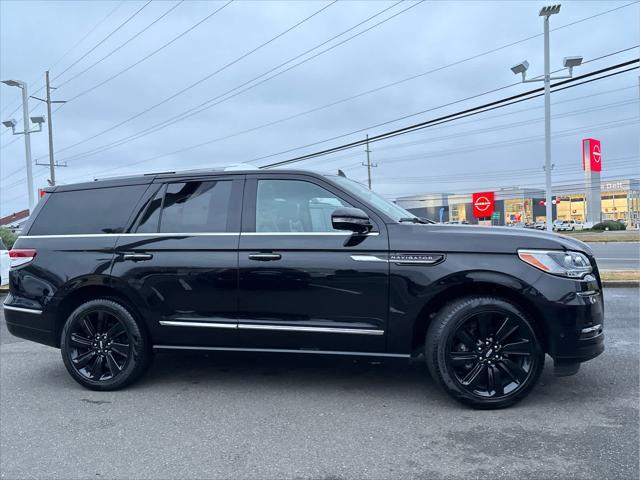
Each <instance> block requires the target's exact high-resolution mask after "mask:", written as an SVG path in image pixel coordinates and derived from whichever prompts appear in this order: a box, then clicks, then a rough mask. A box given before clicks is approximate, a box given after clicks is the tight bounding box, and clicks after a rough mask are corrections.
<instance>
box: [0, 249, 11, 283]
mask: <svg viewBox="0 0 640 480" xmlns="http://www.w3.org/2000/svg"><path fill="white" fill-rule="evenodd" d="M9 263H10V260H9V251H8V250H7V247H6V246H5V244H4V242H3V241H2V239H1V238H0V285H6V284H8V283H9Z"/></svg>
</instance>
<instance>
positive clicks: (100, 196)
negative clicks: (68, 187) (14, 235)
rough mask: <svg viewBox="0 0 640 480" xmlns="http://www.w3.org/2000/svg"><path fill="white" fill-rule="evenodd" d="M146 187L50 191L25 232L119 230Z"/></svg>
mask: <svg viewBox="0 0 640 480" xmlns="http://www.w3.org/2000/svg"><path fill="white" fill-rule="evenodd" d="M147 187H148V185H127V186H122V187H109V188H94V189H87V190H72V191H68V192H54V193H51V194H50V197H49V198H48V199H47V202H46V203H45V204H44V205H43V207H42V209H40V212H39V213H38V215H37V217H36V218H35V220H34V222H33V225H32V226H31V228H30V229H29V235H71V234H75V235H78V234H101V233H102V234H104V233H122V232H124V230H125V229H126V227H127V222H128V220H129V217H130V216H131V212H132V210H133V208H134V207H135V205H136V204H137V203H138V201H139V200H140V197H141V196H142V194H143V193H144V192H145V190H146V189H147Z"/></svg>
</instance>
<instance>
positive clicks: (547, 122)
mask: <svg viewBox="0 0 640 480" xmlns="http://www.w3.org/2000/svg"><path fill="white" fill-rule="evenodd" d="M550 63H551V62H550V60H549V15H545V17H544V179H545V191H546V212H545V216H546V217H547V222H546V223H547V231H548V232H552V231H553V204H552V203H551V202H552V201H553V198H552V197H553V195H552V191H551V66H550ZM49 121H51V120H49Z"/></svg>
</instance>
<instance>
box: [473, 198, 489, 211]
mask: <svg viewBox="0 0 640 480" xmlns="http://www.w3.org/2000/svg"><path fill="white" fill-rule="evenodd" d="M474 205H475V207H476V208H477V209H478V210H480V211H481V212H486V211H487V210H488V209H489V207H490V206H491V201H489V199H488V198H487V197H484V196H483V197H478V198H476V203H475V204H474Z"/></svg>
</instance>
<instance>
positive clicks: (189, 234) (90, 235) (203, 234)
mask: <svg viewBox="0 0 640 480" xmlns="http://www.w3.org/2000/svg"><path fill="white" fill-rule="evenodd" d="M238 235H240V232H219V233H207V232H185V233H83V234H68V235H67V234H65V235H22V236H21V237H20V238H93V237H223V236H238Z"/></svg>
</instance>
